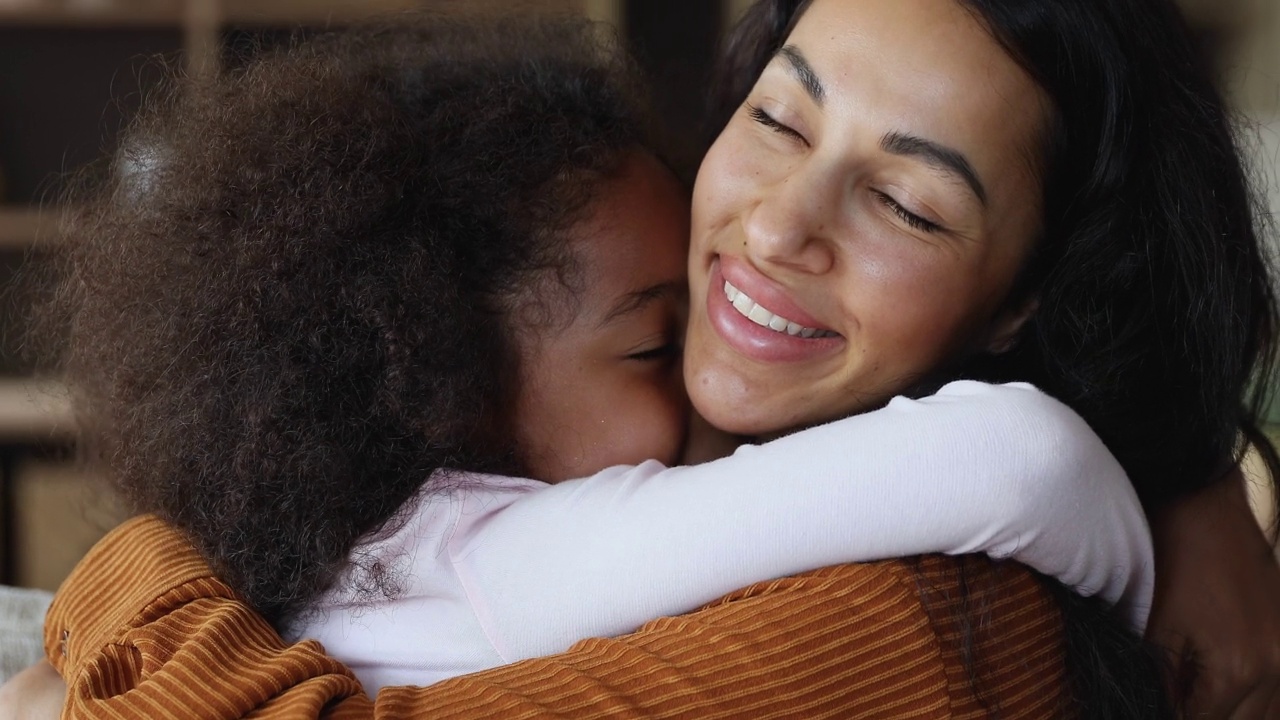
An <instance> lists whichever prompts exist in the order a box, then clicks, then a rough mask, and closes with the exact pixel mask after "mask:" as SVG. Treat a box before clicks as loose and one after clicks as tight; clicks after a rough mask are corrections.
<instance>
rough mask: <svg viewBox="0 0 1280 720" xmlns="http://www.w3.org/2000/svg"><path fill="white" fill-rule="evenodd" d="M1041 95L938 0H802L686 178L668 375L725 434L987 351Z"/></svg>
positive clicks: (857, 396)
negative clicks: (681, 296) (677, 322)
mask: <svg viewBox="0 0 1280 720" xmlns="http://www.w3.org/2000/svg"><path fill="white" fill-rule="evenodd" d="M1047 102H1048V101H1047V100H1046V97H1045V96H1044V95H1043V93H1042V92H1041V91H1040V89H1039V88H1038V87H1037V85H1036V84H1035V82H1034V81H1033V80H1032V79H1031V78H1030V77H1029V76H1028V75H1027V74H1026V73H1024V72H1023V70H1022V69H1021V68H1020V67H1019V66H1018V65H1017V64H1016V63H1015V62H1014V61H1013V60H1012V59H1011V58H1009V57H1008V56H1007V55H1006V54H1005V52H1004V50H1003V49H1001V47H1000V46H999V45H998V44H997V43H996V41H995V40H994V39H993V38H992V37H991V36H990V35H989V34H988V32H987V31H986V29H985V28H984V27H983V25H982V24H981V23H980V21H979V20H978V19H976V18H975V16H973V15H972V14H970V13H969V12H967V11H966V10H964V9H963V8H961V7H960V5H958V4H957V3H956V2H955V0H858V1H857V2H853V1H851V0H814V2H813V3H812V5H811V6H810V7H809V9H808V11H807V12H806V13H805V15H804V16H803V18H801V20H800V21H799V23H798V24H797V26H796V28H795V30H794V32H793V33H792V34H791V36H790V37H789V38H788V40H787V42H786V44H785V47H784V48H783V49H782V50H781V51H780V52H779V53H778V54H777V55H776V56H775V57H774V58H773V61H772V62H771V63H770V64H769V66H768V67H767V68H766V69H765V71H764V73H763V75H762V76H761V77H760V79H759V81H758V82H757V83H756V86H755V87H754V88H753V90H752V91H751V94H750V96H749V97H748V99H747V101H746V103H745V104H744V105H743V107H742V108H740V109H739V110H738V112H737V113H736V114H735V115H734V117H733V118H732V119H731V120H730V121H729V124H728V126H727V127H726V128H725V130H724V132H723V133H722V134H721V135H720V137H719V139H718V140H717V141H716V143H715V145H714V146H713V147H712V148H711V150H710V152H709V153H708V154H707V157H706V158H705V159H704V161H703V164H702V167H701V169H700V171H699V173H698V181H697V185H696V187H695V189H694V199H693V206H694V207H693V226H692V237H693V240H692V248H691V251H690V255H689V276H690V295H691V300H692V308H691V311H690V319H689V331H688V339H687V344H686V351H685V383H686V385H687V387H688V391H689V395H690V397H691V398H692V400H693V403H694V406H695V407H696V408H697V409H698V410H699V411H700V412H701V413H702V414H703V415H704V416H705V417H706V418H707V420H709V421H710V422H711V424H713V425H715V426H717V427H719V428H721V429H722V430H727V431H730V432H735V433H740V434H749V435H767V434H771V433H777V432H781V431H785V430H789V429H793V428H797V427H803V426H806V425H811V424H814V423H818V422H822V421H826V420H831V419H834V418H836V417H840V416H843V415H847V414H850V413H853V412H857V411H859V410H863V409H868V408H870V407H873V406H875V405H877V404H879V403H882V402H884V401H885V400H886V399H888V398H889V397H891V396H892V395H893V394H895V393H896V392H899V391H901V390H903V389H905V388H906V387H907V386H908V385H910V384H911V383H912V382H913V381H916V380H918V379H920V378H921V377H922V376H925V375H927V374H928V373H930V372H932V371H935V370H937V369H938V368H939V367H940V366H943V365H944V364H945V363H946V362H948V361H949V360H952V359H954V358H956V357H957V356H959V355H961V354H964V353H972V352H985V351H999V350H1001V349H1003V348H1004V347H1006V346H1007V345H1008V343H1009V342H1010V341H1011V338H1012V335H1013V333H1014V332H1016V330H1017V329H1018V327H1019V326H1020V324H1021V322H1022V320H1023V319H1024V318H1025V315H1026V311H1027V308H1011V307H1006V306H1005V304H1004V302H1003V300H1004V298H1005V297H1006V295H1007V294H1008V292H1009V290H1010V287H1011V285H1012V283H1013V281H1014V278H1015V275H1016V274H1017V272H1018V270H1019V267H1020V266H1021V264H1022V262H1023V260H1024V259H1025V258H1026V257H1027V254H1028V251H1029V250H1030V249H1031V244H1032V239H1033V237H1034V236H1035V235H1036V233H1037V229H1038V218H1039V216H1040V211H1041V198H1040V193H1041V189H1040V180H1039V159H1040V154H1041V153H1040V148H1041V147H1042V138H1043V136H1044V134H1045V129H1046V125H1047V118H1048V110H1047V107H1048V106H1047Z"/></svg>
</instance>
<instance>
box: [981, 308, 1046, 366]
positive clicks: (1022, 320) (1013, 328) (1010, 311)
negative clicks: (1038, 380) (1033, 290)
mask: <svg viewBox="0 0 1280 720" xmlns="http://www.w3.org/2000/svg"><path fill="white" fill-rule="evenodd" d="M1039 309H1040V299H1039V298H1035V297H1031V298H1027V299H1026V300H1024V301H1023V302H1021V303H1019V304H1017V305H1015V306H1013V307H1010V308H1006V309H1005V310H1002V311H1001V312H1000V314H999V315H997V316H996V319H995V321H994V322H992V323H991V331H990V333H989V334H988V335H987V341H986V351H987V352H989V353H991V354H992V355H999V354H1001V353H1006V352H1009V351H1010V350H1012V349H1013V346H1014V344H1015V343H1016V342H1017V340H1018V332H1019V331H1021V330H1022V326H1023V325H1026V324H1027V321H1028V320H1030V319H1031V316H1032V315H1035V314H1036V310H1039Z"/></svg>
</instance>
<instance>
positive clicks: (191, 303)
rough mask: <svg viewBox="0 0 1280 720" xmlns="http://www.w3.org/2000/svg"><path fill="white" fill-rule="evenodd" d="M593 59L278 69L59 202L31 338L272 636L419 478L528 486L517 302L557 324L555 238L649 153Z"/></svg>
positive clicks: (523, 56)
mask: <svg viewBox="0 0 1280 720" xmlns="http://www.w3.org/2000/svg"><path fill="white" fill-rule="evenodd" d="M613 45H614V43H612V42H611V41H608V40H606V39H605V36H604V35H603V34H602V33H601V32H600V31H599V28H598V27H596V26H593V25H591V24H590V23H588V22H587V21H585V20H577V19H572V18H567V17H554V18H552V17H546V16H543V17H542V18H540V19H535V18H532V17H523V16H522V17H516V18H510V17H508V18H506V19H497V18H493V17H483V16H476V17H458V16H451V17H445V16H435V15H422V14H415V15H407V16H403V17H396V18H389V19H387V20H384V21H380V22H379V23H378V24H374V25H368V26H362V27H357V28H350V29H346V30H343V31H339V32H334V33H332V34H326V35H323V36H320V37H317V38H314V39H312V40H310V41H306V42H297V43H294V44H293V46H291V47H288V48H287V49H283V50H280V51H276V52H271V53H266V54H264V55H263V56H261V57H260V58H259V59H256V60H255V61H252V62H250V63H249V64H248V65H247V66H246V67H244V68H243V69H240V70H237V71H234V72H229V73H226V74H223V75H222V76H220V77H217V78H215V79H212V80H208V81H198V80H195V79H185V80H179V81H177V82H176V87H175V88H174V90H173V92H172V93H171V94H169V95H167V96H166V97H164V98H160V99H153V100H152V101H151V102H149V103H148V105H147V107H146V109H145V110H144V112H143V113H142V116H141V118H140V119H139V120H138V121H137V122H136V123H135V124H134V125H133V126H132V127H131V128H130V129H129V130H128V132H127V133H126V134H125V135H124V137H123V139H122V141H121V144H120V148H121V149H120V150H119V152H118V153H117V154H116V156H115V158H114V159H113V161H112V163H111V169H110V171H109V172H108V173H107V175H108V177H107V178H106V179H105V181H103V182H99V183H97V184H96V185H94V186H93V189H92V190H91V191H90V192H87V193H82V195H83V196H82V197H78V198H76V199H75V200H76V205H77V207H78V208H79V210H78V211H77V212H76V213H75V214H74V216H73V217H71V218H70V219H69V229H68V235H69V237H70V239H69V240H68V241H67V242H66V243H65V244H64V245H63V246H62V247H61V248H60V249H59V251H58V252H57V254H56V255H57V265H56V273H57V275H56V277H57V284H56V290H55V292H54V293H53V296H52V298H51V300H50V302H49V304H48V306H47V307H45V308H44V312H43V323H42V327H45V328H48V327H53V326H58V327H61V328H63V332H62V334H61V337H62V339H63V341H64V342H62V344H61V345H60V351H59V352H58V353H57V357H56V363H55V367H54V368H53V369H54V370H55V371H57V372H60V373H62V374H63V375H64V376H65V378H66V379H67V381H68V382H69V383H70V384H71V391H72V393H73V398H74V400H75V401H76V405H77V408H78V412H79V413H80V416H81V419H82V421H83V423H84V430H85V438H84V441H85V443H86V448H88V450H89V454H90V455H91V458H90V459H91V460H92V461H96V462H99V463H101V465H102V467H103V469H104V470H105V472H106V473H107V474H108V475H109V477H110V479H111V481H112V482H113V483H114V485H115V486H116V487H117V488H118V490H119V491H120V492H121V493H122V494H123V496H124V497H125V498H126V499H127V501H129V502H130V503H131V505H132V507H133V509H135V510H137V511H142V512H154V513H157V514H159V515H160V516H162V517H163V518H164V519H166V520H168V521H170V522H172V523H173V524H175V525H177V526H178V527H179V528H181V529H182V530H183V531H185V532H186V533H187V534H188V535H189V537H190V538H191V540H192V541H193V542H194V543H195V545H196V546H197V547H198V548H199V549H200V550H201V551H202V552H203V553H204V554H205V555H206V556H207V557H208V558H209V559H210V560H211V561H212V563H213V565H214V567H215V569H216V571H217V573H218V574H219V576H220V577H223V578H224V579H225V580H227V581H228V582H229V583H230V584H231V585H232V586H233V587H235V588H236V589H237V590H238V591H239V592H241V593H243V595H244V596H245V597H246V598H247V599H248V601H249V602H251V603H252V604H253V606H254V607H255V608H257V609H258V610H259V611H260V612H261V613H262V614H263V615H265V616H266V617H267V618H268V619H270V620H271V621H272V622H273V623H275V624H276V625H277V626H279V627H284V626H286V625H287V623H288V622H289V621H290V620H291V619H293V618H295V617H296V616H297V614H298V613H299V611H301V610H303V609H305V608H306V607H307V605H308V603H309V602H310V601H312V600H314V599H315V598H316V596H317V595H318V594H319V593H321V592H323V591H324V590H325V589H326V588H328V587H330V586H331V585H332V584H333V583H334V582H335V581H336V580H337V579H338V578H339V577H340V576H342V574H343V573H344V571H345V570H346V569H347V563H348V560H347V558H348V555H349V553H351V551H352V549H353V545H354V543H355V542H356V540H357V539H358V538H360V537H361V536H362V535H365V534H366V533H370V532H375V531H377V530H379V528H382V527H384V526H385V525H387V524H388V523H389V522H393V521H394V519H395V518H396V517H397V510H398V509H399V508H400V507H401V505H402V504H403V503H405V502H406V500H408V499H410V498H411V497H412V496H413V495H414V494H415V493H416V492H417V491H418V490H419V488H420V487H422V486H423V485H424V483H425V482H426V481H427V480H428V478H429V477H431V476H432V474H433V473H434V472H436V471H437V470H440V469H462V470H469V471H487V472H500V473H519V472H520V471H521V469H522V468H521V462H520V449H519V448H518V447H516V446H515V444H514V443H515V441H514V439H513V438H514V433H513V432H512V431H511V428H510V427H509V426H508V421H507V418H508V414H509V413H508V410H509V408H510V403H509V401H510V400H511V398H512V393H513V382H514V379H515V378H516V377H517V375H518V368H517V367H516V365H517V357H516V351H515V346H514V340H513V336H514V333H515V332H516V328H515V327H514V325H516V323H517V321H516V320H513V314H514V315H520V316H521V318H524V317H527V316H528V315H529V314H528V313H524V312H521V311H522V310H523V309H525V307H526V303H525V302H524V301H525V300H527V296H528V295H529V293H527V292H524V293H522V292H521V291H522V289H527V288H528V287H530V286H531V285H533V284H537V285H538V286H539V287H544V286H547V285H548V283H547V282H545V278H547V277H551V278H554V279H558V280H559V281H561V284H564V285H565V287H566V289H565V291H563V292H560V293H559V295H562V296H563V297H561V298H558V299H556V298H552V299H546V298H543V299H544V300H545V302H543V305H544V307H543V308H542V310H543V312H539V313H536V315H538V316H543V317H546V318H550V317H552V316H553V315H554V314H555V313H556V312H562V311H564V310H565V309H566V308H569V307H570V306H571V305H572V297H573V294H572V290H573V289H574V288H573V287H572V286H573V285H574V282H573V281H574V272H573V268H574V263H573V256H572V254H571V253H570V251H569V249H568V246H567V237H568V232H569V230H570V229H571V227H572V226H573V225H575V223H578V222H579V221H581V220H583V219H585V215H586V213H587V212H588V210H589V208H588V206H589V205H590V204H591V202H592V200H593V199H594V194H593V188H598V187H599V186H600V184H601V182H600V181H601V180H603V179H605V178H607V177H609V176H610V175H611V173H614V172H615V171H617V170H618V169H619V168H620V166H621V163H622V161H623V159H624V156H625V155H626V154H627V153H628V152H631V151H632V150H634V149H636V148H644V147H652V145H651V144H650V135H649V131H648V127H649V117H648V114H647V98H646V95H645V93H644V90H643V83H642V81H641V80H640V76H639V75H638V74H637V73H636V72H635V71H634V70H633V68H632V67H631V65H630V64H629V61H628V60H626V59H625V57H624V56H623V55H622V54H621V53H620V52H618V51H617V49H616V48H615V47H614V46H613ZM520 322H523V319H522V320H520ZM437 482H440V483H445V482H448V479H447V474H442V475H441V476H437ZM367 570H369V571H370V572H366V573H359V575H361V576H363V577H369V578H374V579H375V580H376V579H377V578H378V577H380V576H379V574H378V572H377V568H367ZM383 580H384V581H385V580H387V579H386V578H383ZM391 580H392V582H390V583H389V584H388V587H382V588H375V590H388V591H390V589H391V588H390V586H393V585H394V582H393V580H394V579H391ZM384 584H387V583H384Z"/></svg>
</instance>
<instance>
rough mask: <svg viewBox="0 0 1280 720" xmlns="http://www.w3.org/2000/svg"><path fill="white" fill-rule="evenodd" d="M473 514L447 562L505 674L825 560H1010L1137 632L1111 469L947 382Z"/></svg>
mask: <svg viewBox="0 0 1280 720" xmlns="http://www.w3.org/2000/svg"><path fill="white" fill-rule="evenodd" d="M467 511H468V510H464V512H467ZM473 512H475V513H477V514H478V517H475V516H473V517H471V518H469V520H468V521H467V522H466V523H464V524H465V525H466V526H467V527H468V528H469V529H470V530H469V531H467V532H463V533H462V534H460V535H459V536H458V537H455V539H454V541H453V543H452V544H451V553H452V555H453V559H454V562H455V565H456V567H457V568H458V571H459V574H460V576H461V577H462V579H463V582H464V584H465V585H466V587H467V589H468V592H469V594H470V595H471V599H472V600H473V603H474V606H475V608H476V611H477V613H478V614H479V616H480V620H481V622H482V623H483V624H484V625H485V626H486V628H487V629H488V631H489V633H490V637H491V640H492V641H493V643H494V646H495V648H496V649H497V651H498V652H499V654H501V655H502V656H503V657H504V658H505V659H507V660H508V661H514V660H519V659H523V658H528V657H534V656H538V655H544V654H550V653H555V652H560V651H563V650H564V649H566V648H568V647H569V646H570V645H571V644H572V643H573V642H574V641H576V640H578V639H580V638H584V637H592V636H602V635H618V634H621V633H625V632H630V631H632V630H634V629H635V628H636V627H638V626H639V625H641V624H642V623H643V622H645V621H646V620H649V619H651V618H655V617H659V616H662V615H672V614H677V613H680V612H686V611H689V610H692V609H693V608H696V607H698V606H700V605H702V604H704V603H707V602H710V601H711V600H714V599H715V598H717V597H719V596H721V595H724V594H726V593H728V592H730V591H732V590H734V589H735V588H738V587H742V586H744V585H747V584H750V583H752V582H757V581H760V580H765V579H768V578H774V577H782V576H786V575H792V574H796V573H800V572H804V571H807V570H811V569H814V568H818V567H824V566H827V565H835V564H838V563H842V562H854V561H869V560H875V559H882V558H889V557H902V556H909V555H917V554H923V553H934V552H942V553H949V554H962V553H973V552H985V553H987V554H989V555H991V556H993V557H996V558H1012V559H1015V560H1018V561H1020V562H1023V563H1025V564H1027V565H1029V566H1031V567H1033V568H1036V569H1038V570H1040V571H1041V572H1044V573H1046V574H1048V575H1052V576H1054V577H1056V578H1058V579H1059V580H1061V581H1062V582H1064V583H1065V584H1067V585H1069V586H1071V587H1074V588H1075V589H1077V591H1079V592H1081V593H1082V594H1085V595H1092V594H1101V595H1102V596H1103V597H1104V598H1105V599H1107V600H1109V601H1111V602H1114V603H1118V604H1119V605H1120V606H1121V608H1122V609H1123V610H1124V612H1126V613H1127V615H1128V617H1129V618H1130V619H1131V621H1132V622H1133V623H1134V625H1135V626H1137V627H1138V628H1139V629H1141V627H1142V626H1143V625H1144V623H1145V620H1146V615H1147V611H1148V608H1149V607H1150V599H1151V591H1152V585H1153V575H1152V564H1153V561H1152V550H1151V539H1150V534H1149V532H1148V529H1147V525H1146V521H1145V518H1144V516H1143V512H1142V508H1141V506H1140V505H1139V503H1138V500H1137V496H1136V495H1135V494H1134V492H1133V489H1132V487H1131V485H1130V483H1129V482H1128V479H1127V478H1126V476H1125V474H1124V472H1123V471H1122V470H1121V468H1120V466H1119V464H1118V463H1117V462H1116V461H1115V459H1114V458H1113V457H1112V456H1111V454H1110V453H1109V452H1108V451H1107V450H1106V448H1105V447H1103V445H1102V442H1101V441H1100V440H1099V439H1098V438H1097V437H1096V436H1095V435H1094V434H1093V432H1092V431H1090V430H1089V428H1088V426H1087V425H1086V424H1085V423H1084V421H1083V420H1081V419H1080V418H1079V416H1077V415H1076V414H1075V413H1074V412H1072V411H1071V410H1070V409H1068V408H1067V407H1066V406H1065V405H1062V404H1061V403H1059V402H1057V401H1056V400H1053V399H1052V398H1049V397H1048V396H1046V395H1044V394H1043V393H1041V392H1039V391H1038V390H1035V389H1034V388H1032V387H1030V386H1027V385H1003V386H992V385H985V384H982V383H975V382H958V383H952V384H950V385H948V386H946V387H945V388H943V389H942V390H941V391H940V392H939V393H938V394H937V395H934V396H932V397H928V398H924V399H922V400H908V399H905V398H897V399H894V400H893V401H892V402H890V403H889V405H888V406H886V407H885V408H883V409H881V410H878V411H876V412H871V413H866V414H863V415H858V416H854V417H850V418H846V419H844V420H840V421H837V422H833V423H830V424H828V425H824V426H821V427H817V428H811V429H809V430H805V431H803V432H799V433H796V434H794V435H790V436H787V437H784V438H782V439H779V440H775V441H773V442H770V443H768V444H765V445H761V446H748V447H743V448H740V449H739V450H738V451H737V452H736V453H735V454H734V455H732V456H731V457H728V458H724V459H721V460H717V461H714V462H710V463H706V464H704V465H699V466H695V467H680V468H670V469H668V468H664V467H663V466H662V465H660V464H658V463H653V462H650V463H645V464H642V465H639V466H636V467H621V468H612V469H609V470H606V471H603V472H601V473H599V474H597V475H595V476H593V477H591V478H587V479H583V480H574V481H569V482H565V483H561V484H559V485H555V486H550V487H547V488H542V489H538V490H536V491H533V492H530V493H528V494H526V495H524V496H522V497H520V498H519V499H517V500H515V501H514V502H511V503H509V504H507V505H504V506H502V507H500V508H498V509H496V510H493V509H486V508H484V507H478V508H476V509H475V510H474V511H473Z"/></svg>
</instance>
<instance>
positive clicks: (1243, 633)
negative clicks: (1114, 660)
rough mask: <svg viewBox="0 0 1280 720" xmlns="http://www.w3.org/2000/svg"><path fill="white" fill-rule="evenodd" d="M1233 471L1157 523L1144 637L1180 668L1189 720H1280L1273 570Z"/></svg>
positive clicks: (1278, 590) (1279, 575)
mask: <svg viewBox="0 0 1280 720" xmlns="http://www.w3.org/2000/svg"><path fill="white" fill-rule="evenodd" d="M1243 482H1244V480H1243V477H1242V475H1241V473H1240V470H1239V469H1234V470H1232V471H1231V472H1230V473H1228V474H1227V477H1225V478H1224V479H1223V480H1222V482H1219V483H1218V484H1216V485H1214V486H1212V487H1210V488H1208V489H1206V490H1204V491H1203V492H1201V493H1199V494H1197V495H1194V496H1192V497H1190V498H1187V499H1185V500H1182V501H1180V502H1178V503H1176V504H1174V505H1173V506H1172V507H1170V508H1168V509H1167V510H1166V511H1164V512H1163V513H1161V514H1160V515H1159V516H1157V517H1156V518H1155V519H1154V522H1153V523H1152V533H1153V535H1154V538H1155V542H1156V594H1155V604H1154V606H1153V607H1152V609H1151V623H1150V625H1149V627H1148V631H1147V635H1148V637H1149V638H1150V639H1151V640H1152V641H1154V642H1156V643H1159V644H1160V645H1162V646H1163V647H1166V648H1168V649H1169V650H1170V651H1171V653H1172V655H1173V657H1175V658H1179V659H1180V660H1181V662H1180V663H1179V666H1178V671H1177V681H1176V682H1177V686H1176V687H1175V688H1174V691H1175V692H1176V693H1177V694H1178V695H1180V696H1183V697H1185V699H1186V708H1187V716H1188V717H1192V718H1232V719H1233V720H1237V719H1238V720H1245V719H1249V720H1260V719H1261V718H1276V717H1280V610H1278V609H1277V602H1276V598H1280V566H1278V565H1277V563H1276V555H1275V548H1274V546H1273V545H1272V544H1271V543H1270V542H1268V541H1267V539H1266V537H1265V536H1264V535H1263V534H1262V532H1260V529H1259V527H1258V526H1257V525H1256V524H1255V523H1254V522H1253V514H1252V512H1251V510H1250V508H1249V503H1248V500H1247V499H1246V497H1245V492H1244V485H1243Z"/></svg>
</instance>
